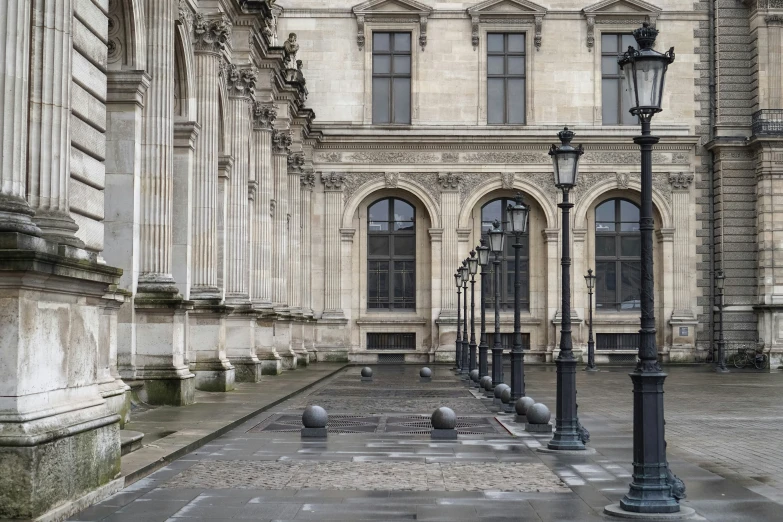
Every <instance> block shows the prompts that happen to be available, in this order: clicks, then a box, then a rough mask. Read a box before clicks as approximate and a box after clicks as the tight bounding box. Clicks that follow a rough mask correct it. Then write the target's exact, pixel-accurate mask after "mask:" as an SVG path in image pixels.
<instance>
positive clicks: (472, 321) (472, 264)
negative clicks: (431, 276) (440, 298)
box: [468, 250, 478, 386]
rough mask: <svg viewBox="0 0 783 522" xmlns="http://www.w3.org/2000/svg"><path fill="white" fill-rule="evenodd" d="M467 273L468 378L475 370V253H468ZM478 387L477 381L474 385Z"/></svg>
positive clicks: (476, 267) (476, 271)
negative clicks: (468, 279)
mask: <svg viewBox="0 0 783 522" xmlns="http://www.w3.org/2000/svg"><path fill="white" fill-rule="evenodd" d="M468 273H469V274H470V345H469V348H470V354H469V357H470V361H468V376H470V372H472V371H473V370H475V369H476V274H477V273H478V259H477V258H476V251H475V250H471V251H470V257H469V258H468ZM474 385H476V386H478V381H476V382H475V383H474Z"/></svg>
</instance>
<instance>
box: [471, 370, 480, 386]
mask: <svg viewBox="0 0 783 522" xmlns="http://www.w3.org/2000/svg"><path fill="white" fill-rule="evenodd" d="M470 380H471V382H472V383H473V386H477V383H478V381H479V374H478V370H470Z"/></svg>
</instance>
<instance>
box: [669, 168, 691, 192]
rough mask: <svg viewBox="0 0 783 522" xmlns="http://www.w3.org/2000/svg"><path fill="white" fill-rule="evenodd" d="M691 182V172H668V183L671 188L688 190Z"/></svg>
mask: <svg viewBox="0 0 783 522" xmlns="http://www.w3.org/2000/svg"><path fill="white" fill-rule="evenodd" d="M691 182H693V174H690V173H688V172H672V173H670V174H669V183H670V184H671V186H672V190H688V189H689V188H690V186H691Z"/></svg>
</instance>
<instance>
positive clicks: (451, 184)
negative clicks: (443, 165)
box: [438, 172, 462, 192]
mask: <svg viewBox="0 0 783 522" xmlns="http://www.w3.org/2000/svg"><path fill="white" fill-rule="evenodd" d="M461 179H462V177H461V176H460V175H459V174H454V173H453V172H446V173H442V174H438V184H439V185H440V188H441V190H443V191H444V192H452V191H457V190H459V183H460V181H461Z"/></svg>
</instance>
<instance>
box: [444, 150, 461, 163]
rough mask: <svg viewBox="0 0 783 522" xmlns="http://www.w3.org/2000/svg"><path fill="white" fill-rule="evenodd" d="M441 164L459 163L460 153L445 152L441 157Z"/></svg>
mask: <svg viewBox="0 0 783 522" xmlns="http://www.w3.org/2000/svg"><path fill="white" fill-rule="evenodd" d="M440 161H441V163H459V152H444V153H443V154H441V155H440Z"/></svg>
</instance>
